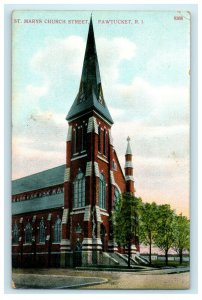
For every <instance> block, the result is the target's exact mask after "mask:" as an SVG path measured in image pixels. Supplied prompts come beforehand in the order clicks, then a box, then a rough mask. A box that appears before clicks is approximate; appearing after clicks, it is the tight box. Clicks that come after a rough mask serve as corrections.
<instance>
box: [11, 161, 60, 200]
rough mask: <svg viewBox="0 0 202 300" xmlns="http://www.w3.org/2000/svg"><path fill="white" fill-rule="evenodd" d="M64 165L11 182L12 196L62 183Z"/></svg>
mask: <svg viewBox="0 0 202 300" xmlns="http://www.w3.org/2000/svg"><path fill="white" fill-rule="evenodd" d="M64 172H65V165H61V166H58V167H55V168H52V169H48V170H45V171H42V172H39V173H36V174H33V175H29V176H26V177H23V178H20V179H16V180H13V181H12V194H13V195H16V194H20V193H23V192H29V191H34V190H39V189H42V188H46V187H49V186H54V185H58V184H62V183H63V182H64Z"/></svg>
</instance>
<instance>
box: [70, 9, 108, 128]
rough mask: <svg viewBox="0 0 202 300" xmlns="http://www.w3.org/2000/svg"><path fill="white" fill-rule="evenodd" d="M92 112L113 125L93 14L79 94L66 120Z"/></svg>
mask: <svg viewBox="0 0 202 300" xmlns="http://www.w3.org/2000/svg"><path fill="white" fill-rule="evenodd" d="M90 110H95V111H97V112H98V113H100V114H101V115H102V116H103V117H104V118H106V119H107V120H108V121H109V122H110V123H111V124H113V120H112V118H111V115H110V113H109V110H108V108H107V106H106V103H105V100H104V96H103V92H102V85H101V77H100V70H99V64H98V58H97V51H96V45H95V36H94V29H93V21H92V14H91V18H90V24H89V30H88V37H87V43H86V51H85V55H84V61H83V69H82V74H81V81H80V87H79V92H78V94H77V97H76V99H75V101H74V103H73V105H72V107H71V109H70V111H69V113H68V115H67V118H66V119H67V120H71V119H72V118H74V117H76V116H77V115H79V114H80V113H82V114H83V113H84V112H88V111H90Z"/></svg>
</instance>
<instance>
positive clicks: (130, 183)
mask: <svg viewBox="0 0 202 300" xmlns="http://www.w3.org/2000/svg"><path fill="white" fill-rule="evenodd" d="M127 142H128V144H127V149H126V154H125V180H126V192H128V193H132V194H133V195H134V194H135V187H134V178H133V163H132V150H131V146H130V137H128V138H127Z"/></svg>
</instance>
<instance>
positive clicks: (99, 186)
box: [61, 17, 125, 266]
mask: <svg viewBox="0 0 202 300" xmlns="http://www.w3.org/2000/svg"><path fill="white" fill-rule="evenodd" d="M66 119H67V121H68V125H69V128H68V134H67V141H66V170H65V177H64V211H63V220H62V242H61V266H65V265H71V264H73V265H75V264H78V261H80V260H79V259H78V261H75V260H77V259H76V254H75V253H76V251H77V250H78V249H80V250H81V251H80V252H81V261H82V265H87V264H97V263H101V253H102V252H103V251H104V252H105V251H114V250H116V249H117V248H116V247H114V242H113V237H112V224H111V221H110V217H111V212H112V209H113V205H114V190H115V188H116V189H118V191H119V193H121V192H122V191H124V190H125V178H124V175H123V173H122V171H121V168H120V165H119V162H118V159H117V156H116V153H115V150H114V148H113V145H112V138H111V126H112V124H113V120H112V118H111V115H110V113H109V110H108V108H107V105H106V102H105V100H104V95H103V91H102V84H101V76H100V71H99V64H98V58H97V51H96V44H95V37H94V30H93V23H92V17H91V19H90V24H89V31H88V37H87V44H86V50H85V55H84V61H83V69H82V74H81V81H80V86H79V91H78V94H77V96H76V98H75V100H74V102H73V104H72V106H71V108H70V110H69V113H68V114H67V117H66ZM113 163H115V164H116V170H115V169H113ZM114 173H116V174H114ZM119 173H120V174H119ZM115 177H116V178H117V182H116V181H115Z"/></svg>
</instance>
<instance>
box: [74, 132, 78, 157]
mask: <svg viewBox="0 0 202 300" xmlns="http://www.w3.org/2000/svg"><path fill="white" fill-rule="evenodd" d="M78 145H79V129H78V127H75V129H74V153H78V150H79V149H78Z"/></svg>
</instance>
